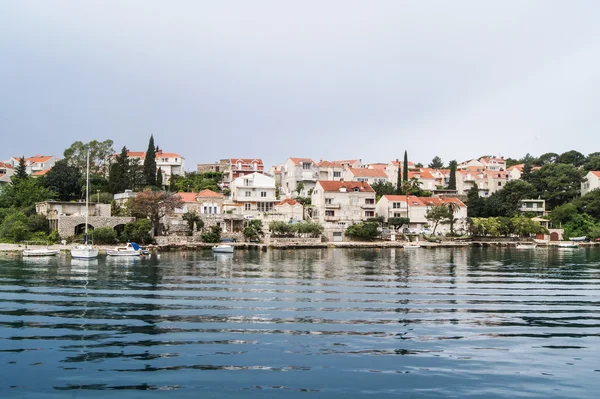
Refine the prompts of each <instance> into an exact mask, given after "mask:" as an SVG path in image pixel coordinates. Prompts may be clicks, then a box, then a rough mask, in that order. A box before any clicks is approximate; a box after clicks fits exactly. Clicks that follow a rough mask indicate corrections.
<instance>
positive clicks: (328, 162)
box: [317, 161, 344, 168]
mask: <svg viewBox="0 0 600 399" xmlns="http://www.w3.org/2000/svg"><path fill="white" fill-rule="evenodd" d="M317 165H318V166H320V167H331V166H333V167H339V168H342V167H344V165H342V164H341V163H339V162H330V161H320V162H319V163H318V164H317Z"/></svg>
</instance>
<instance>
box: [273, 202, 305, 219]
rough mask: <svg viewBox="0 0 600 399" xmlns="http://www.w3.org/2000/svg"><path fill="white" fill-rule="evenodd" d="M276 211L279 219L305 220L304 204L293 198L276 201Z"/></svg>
mask: <svg viewBox="0 0 600 399" xmlns="http://www.w3.org/2000/svg"><path fill="white" fill-rule="evenodd" d="M274 211H275V214H276V215H277V219H279V220H283V221H290V220H296V221H299V220H304V205H302V204H301V203H300V202H298V201H296V200H295V199H293V198H286V199H284V200H283V201H280V202H278V203H276V204H275V207H274ZM274 219H275V218H274ZM277 219H275V220H277Z"/></svg>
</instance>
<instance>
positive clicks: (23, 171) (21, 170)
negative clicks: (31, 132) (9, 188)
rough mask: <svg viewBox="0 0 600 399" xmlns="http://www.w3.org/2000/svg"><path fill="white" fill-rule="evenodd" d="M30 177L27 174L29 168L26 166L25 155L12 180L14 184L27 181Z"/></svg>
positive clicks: (20, 160)
mask: <svg viewBox="0 0 600 399" xmlns="http://www.w3.org/2000/svg"><path fill="white" fill-rule="evenodd" d="M28 178H29V175H28V174H27V167H26V166H25V155H23V156H22V157H21V159H19V164H18V165H17V167H16V168H15V174H14V175H12V176H11V178H10V180H11V181H12V183H13V184H15V183H17V182H20V181H22V180H27V179H28Z"/></svg>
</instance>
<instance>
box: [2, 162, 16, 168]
mask: <svg viewBox="0 0 600 399" xmlns="http://www.w3.org/2000/svg"><path fill="white" fill-rule="evenodd" d="M0 168H7V169H14V168H13V167H12V166H11V165H9V164H7V163H4V162H0Z"/></svg>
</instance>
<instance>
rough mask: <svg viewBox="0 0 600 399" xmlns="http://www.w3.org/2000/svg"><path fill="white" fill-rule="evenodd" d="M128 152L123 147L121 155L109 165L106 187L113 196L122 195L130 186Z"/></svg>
mask: <svg viewBox="0 0 600 399" xmlns="http://www.w3.org/2000/svg"><path fill="white" fill-rule="evenodd" d="M128 155H129V151H128V150H127V147H125V146H123V148H122V149H121V153H120V154H119V155H117V156H116V157H115V163H113V164H112V165H110V170H109V176H108V185H109V188H110V191H111V192H112V193H113V194H116V193H122V192H123V191H125V190H126V189H128V188H132V187H131V186H130V181H131V177H130V176H129V172H130V170H129V157H128Z"/></svg>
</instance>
